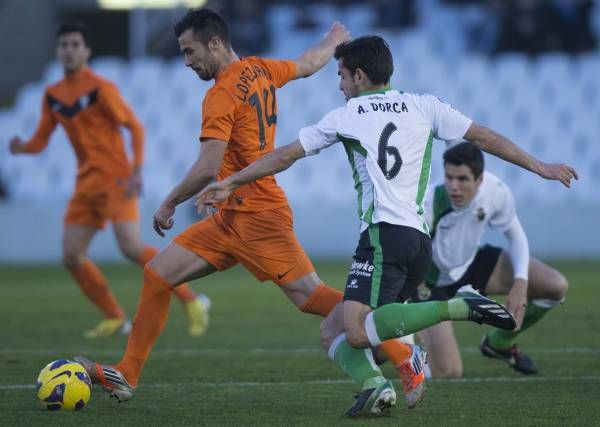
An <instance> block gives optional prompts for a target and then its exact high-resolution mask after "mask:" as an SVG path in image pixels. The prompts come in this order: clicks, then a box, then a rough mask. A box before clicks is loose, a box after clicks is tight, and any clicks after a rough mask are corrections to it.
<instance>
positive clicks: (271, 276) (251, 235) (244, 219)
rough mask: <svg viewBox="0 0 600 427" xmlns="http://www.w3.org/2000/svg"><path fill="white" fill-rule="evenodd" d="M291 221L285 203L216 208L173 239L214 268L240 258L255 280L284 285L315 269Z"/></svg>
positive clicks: (220, 268)
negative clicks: (258, 207) (256, 207)
mask: <svg viewBox="0 0 600 427" xmlns="http://www.w3.org/2000/svg"><path fill="white" fill-rule="evenodd" d="M292 222H293V221H292V212H291V210H290V208H289V207H288V206H285V207H282V208H278V209H273V210H268V211H262V212H239V211H233V210H219V211H218V212H216V213H215V214H213V215H211V216H210V217H208V218H206V219H204V220H202V221H200V222H197V223H195V224H193V225H192V226H190V227H188V228H187V229H186V230H185V231H183V232H182V233H181V234H179V235H178V236H177V237H176V238H175V239H174V242H175V243H177V244H178V245H180V246H183V247H184V248H186V249H187V250H189V251H192V252H194V253H195V254H196V255H198V256H200V257H202V258H204V259H205V260H206V261H208V262H209V263H210V264H212V265H213V266H214V267H215V268H216V269H217V270H226V269H228V268H230V267H233V266H234V265H236V264H237V263H238V262H239V263H241V264H242V265H243V266H244V267H246V268H247V269H248V271H250V272H251V273H252V274H253V275H254V276H255V277H256V278H257V279H258V280H260V281H265V280H272V281H273V282H275V283H277V284H278V285H284V284H286V283H290V282H293V281H294V280H297V279H300V278H301V277H304V276H306V275H307V274H310V273H313V272H314V271H315V268H314V267H313V265H312V263H311V262H310V259H308V256H307V255H306V253H305V252H304V249H302V246H300V243H299V242H298V239H296V235H295V234H294V229H293V225H292Z"/></svg>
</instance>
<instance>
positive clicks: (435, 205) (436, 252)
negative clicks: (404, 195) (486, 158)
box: [425, 172, 529, 286]
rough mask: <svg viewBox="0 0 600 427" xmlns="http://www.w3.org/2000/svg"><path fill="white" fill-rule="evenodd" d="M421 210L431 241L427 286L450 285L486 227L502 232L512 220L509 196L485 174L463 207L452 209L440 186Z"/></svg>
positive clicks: (469, 260)
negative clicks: (427, 224)
mask: <svg viewBox="0 0 600 427" xmlns="http://www.w3.org/2000/svg"><path fill="white" fill-rule="evenodd" d="M425 209H426V210H427V221H428V223H429V225H430V227H431V230H432V232H431V237H432V239H433V241H432V249H433V251H432V258H433V265H432V268H431V269H430V271H429V272H428V274H427V283H429V284H432V285H433V284H435V285H436V286H448V285H451V284H453V283H455V282H456V281H457V280H459V279H460V278H461V277H462V276H463V274H465V272H466V271H467V269H468V268H469V265H471V263H472V262H473V259H474V258H475V255H476V254H477V250H478V249H479V245H480V242H481V237H482V236H483V233H484V231H485V228H486V227H490V228H492V229H494V230H497V231H500V232H505V231H506V230H507V229H508V228H509V227H511V225H512V224H513V223H514V220H515V219H516V210H515V201H514V199H513V196H512V193H511V192H510V190H509V189H508V187H507V186H506V184H504V183H503V182H502V181H501V180H500V179H499V178H498V177H496V176H495V175H493V174H491V173H489V172H484V173H483V182H482V183H481V185H480V186H479V189H478V190H477V194H476V195H475V197H474V198H473V200H472V201H471V203H469V204H468V205H467V206H465V207H463V208H457V207H454V206H452V204H451V203H450V198H449V197H448V193H447V191H446V187H445V186H444V184H440V185H437V186H435V187H434V188H433V191H432V192H431V194H430V195H429V196H428V197H427V200H426V201H425ZM517 222H518V221H517ZM519 227H520V225H519ZM525 243H526V242H525ZM521 252H522V251H521ZM526 252H527V253H528V249H527V250H526ZM528 261H529V260H528V259H527V262H526V263H525V268H524V269H525V272H524V274H526V272H527V264H528ZM513 263H514V262H513ZM519 264H521V263H519ZM525 277H526V276H525Z"/></svg>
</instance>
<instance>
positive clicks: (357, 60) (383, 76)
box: [334, 36, 394, 85]
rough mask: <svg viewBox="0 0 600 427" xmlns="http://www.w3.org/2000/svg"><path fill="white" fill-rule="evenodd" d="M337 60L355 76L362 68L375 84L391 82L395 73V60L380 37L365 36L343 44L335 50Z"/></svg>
mask: <svg viewBox="0 0 600 427" xmlns="http://www.w3.org/2000/svg"><path fill="white" fill-rule="evenodd" d="M334 56H335V59H342V60H343V65H344V67H346V68H347V69H348V70H350V72H351V73H353V74H354V72H355V71H356V69H357V68H360V69H361V70H363V71H364V72H365V74H366V75H367V76H368V77H369V79H370V80H371V83H373V84H376V85H377V84H384V83H387V82H389V81H390V78H391V77H392V73H393V72H394V60H393V58H392V52H391V51H390V47H389V46H388V44H387V42H386V41H385V40H384V39H383V38H381V37H379V36H363V37H359V38H357V39H354V40H351V41H348V42H345V43H342V44H340V45H338V46H337V47H336V49H335V55H334Z"/></svg>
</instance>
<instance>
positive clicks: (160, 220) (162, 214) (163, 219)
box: [153, 202, 175, 237]
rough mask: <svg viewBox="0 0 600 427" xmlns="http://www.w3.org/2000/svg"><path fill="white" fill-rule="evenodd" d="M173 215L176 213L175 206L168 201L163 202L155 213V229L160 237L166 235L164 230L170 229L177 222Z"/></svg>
mask: <svg viewBox="0 0 600 427" xmlns="http://www.w3.org/2000/svg"><path fill="white" fill-rule="evenodd" d="M173 215H175V206H174V205H172V204H171V203H167V202H163V203H162V205H160V207H159V208H158V210H157V211H156V212H155V213H154V219H153V226H154V231H156V233H157V234H158V235H159V236H160V237H165V233H164V232H163V230H170V229H171V228H172V227H173V224H175V221H173Z"/></svg>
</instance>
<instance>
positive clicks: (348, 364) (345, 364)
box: [335, 338, 386, 391]
mask: <svg viewBox="0 0 600 427" xmlns="http://www.w3.org/2000/svg"><path fill="white" fill-rule="evenodd" d="M335 362H336V363H337V364H338V366H339V367H340V368H342V371H344V372H345V373H346V374H347V375H348V376H349V377H350V378H352V379H353V380H354V381H356V382H357V383H358V385H360V386H361V391H362V390H367V389H369V388H375V387H377V386H378V385H380V384H383V383H384V382H385V381H386V380H385V378H384V377H383V375H382V374H381V370H380V369H379V367H378V366H377V365H376V364H375V362H374V361H373V354H372V353H371V349H370V348H360V349H359V348H353V347H350V345H349V344H348V341H346V339H345V338H344V340H343V341H342V342H341V343H340V344H339V345H338V347H337V349H336V351H335Z"/></svg>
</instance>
